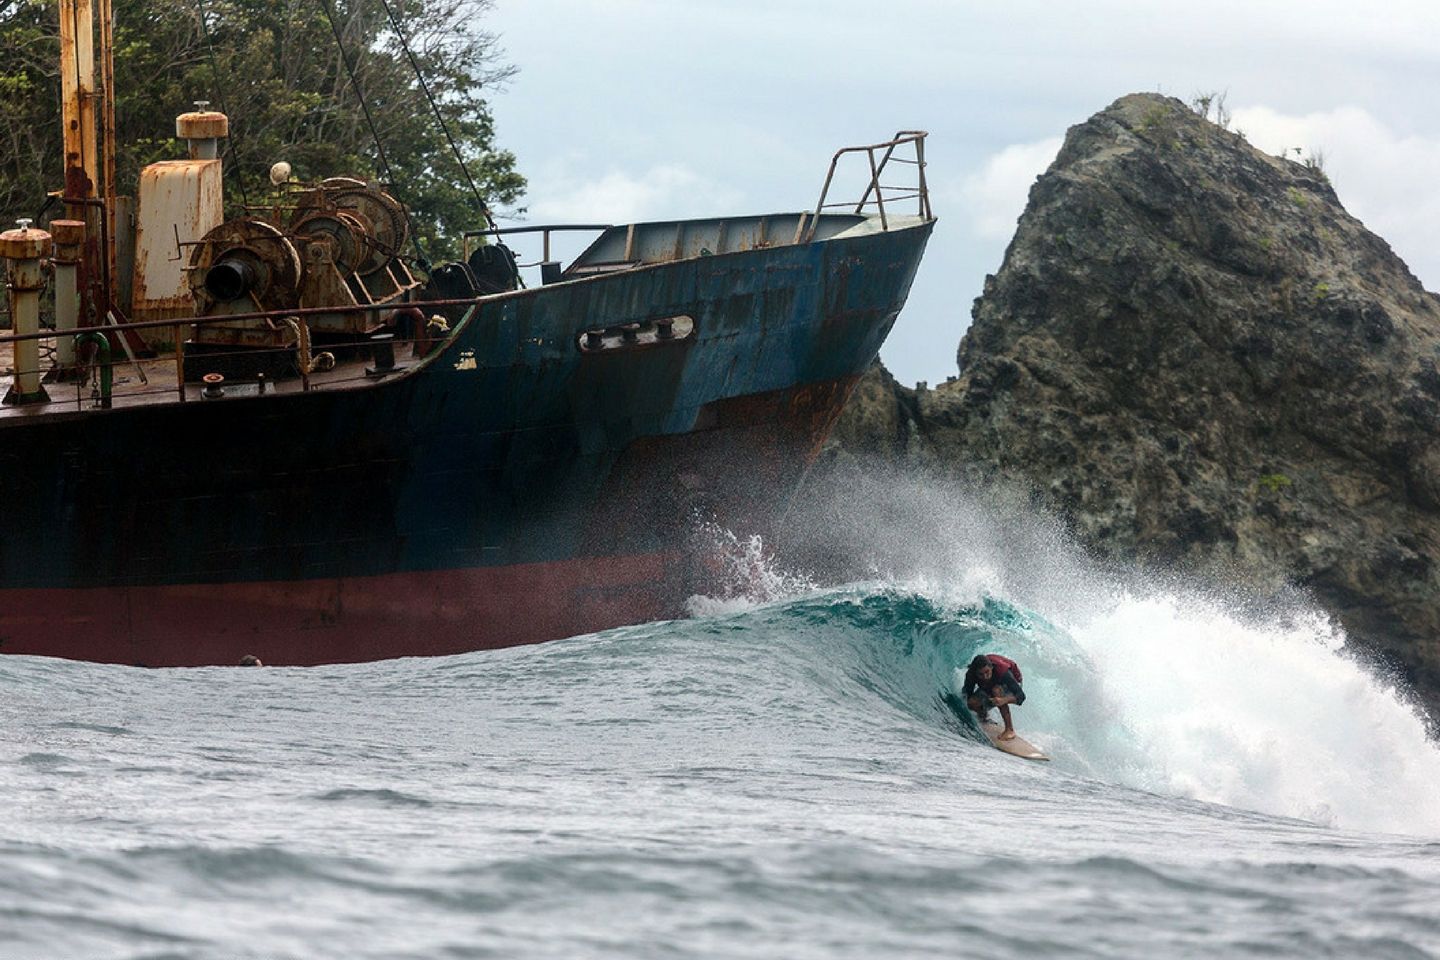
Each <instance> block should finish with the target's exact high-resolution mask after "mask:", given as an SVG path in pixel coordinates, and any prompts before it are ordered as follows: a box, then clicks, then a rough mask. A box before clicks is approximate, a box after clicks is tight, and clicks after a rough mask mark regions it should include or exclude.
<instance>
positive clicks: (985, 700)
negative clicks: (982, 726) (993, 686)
mask: <svg viewBox="0 0 1440 960" xmlns="http://www.w3.org/2000/svg"><path fill="white" fill-rule="evenodd" d="M966 704H967V705H968V706H969V707H970V709H971V710H973V711H975V719H976V721H978V722H979V723H984V722H985V721H986V720H989V719H990V698H989V697H987V696H985V694H983V693H978V692H977V693H973V694H971V695H970V699H969V700H967V701H966Z"/></svg>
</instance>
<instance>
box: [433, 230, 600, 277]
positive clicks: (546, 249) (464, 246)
mask: <svg viewBox="0 0 1440 960" xmlns="http://www.w3.org/2000/svg"><path fill="white" fill-rule="evenodd" d="M612 226H614V224H610V223H550V224H526V225H524V226H520V227H492V228H490V229H488V230H466V231H465V232H464V233H462V234H460V240H461V248H460V249H461V257H462V259H464V260H466V261H468V260H469V259H470V253H471V251H470V241H471V240H472V239H473V238H475V237H490V236H496V237H498V236H502V235H504V234H510V233H539V234H544V236H543V237H542V238H541V245H542V249H543V252H542V253H541V255H540V256H541V258H542V259H543V260H549V259H550V234H552V233H565V232H567V231H572V230H573V231H585V232H590V233H593V232H597V231H600V230H609V229H610V228H611V227H612ZM535 265H536V264H534V263H522V264H518V266H522V267H533V266H535Z"/></svg>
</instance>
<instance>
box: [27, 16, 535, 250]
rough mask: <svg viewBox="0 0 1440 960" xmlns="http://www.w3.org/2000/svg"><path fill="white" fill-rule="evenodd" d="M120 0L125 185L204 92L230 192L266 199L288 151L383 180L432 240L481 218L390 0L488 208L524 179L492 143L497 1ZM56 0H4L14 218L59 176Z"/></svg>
mask: <svg viewBox="0 0 1440 960" xmlns="http://www.w3.org/2000/svg"><path fill="white" fill-rule="evenodd" d="M114 3H115V20H116V23H115V48H116V49H115V74H116V76H115V86H116V126H117V136H116V139H117V149H116V153H117V157H116V161H117V175H118V184H117V189H118V190H119V192H120V193H122V194H123V193H128V192H130V191H131V190H132V189H133V184H134V183H135V178H136V175H137V174H138V172H139V169H140V168H141V167H142V166H144V165H145V164H147V163H150V162H153V161H155V160H160V159H173V158H176V157H180V156H183V155H184V145H183V144H182V143H179V142H177V141H176V140H175V119H174V118H175V115H176V114H178V113H182V112H185V111H186V110H190V109H194V107H193V106H192V104H193V101H196V100H208V101H210V103H211V105H212V109H219V110H223V111H225V112H226V113H227V114H229V116H230V131H231V136H230V140H229V142H228V144H227V147H226V151H227V152H226V163H227V174H226V182H227V195H228V199H229V200H230V201H231V202H232V203H237V202H246V201H248V202H249V203H251V204H263V203H264V202H265V201H266V200H267V199H268V198H269V191H270V189H271V188H270V185H269V181H268V178H267V174H268V171H269V169H270V166H271V164H273V163H275V162H276V161H279V160H284V161H287V162H289V163H290V164H291V166H292V168H293V171H294V176H295V177H296V178H298V179H301V180H320V179H323V178H325V177H329V176H359V177H362V178H365V179H376V180H379V181H381V182H383V183H386V184H388V185H389V186H390V188H391V190H392V191H393V192H394V193H395V195H396V196H397V197H398V199H400V200H401V201H403V202H404V203H405V204H406V205H407V206H408V207H410V209H411V212H412V215H413V217H414V220H415V225H416V228H417V230H418V231H419V233H420V234H421V235H422V236H423V237H426V238H427V239H428V240H429V241H430V246H431V247H432V248H436V247H445V246H450V245H452V244H453V241H454V240H455V238H456V237H457V236H458V235H459V233H460V232H461V231H462V230H465V229H470V228H473V227H479V226H483V216H482V214H481V211H480V208H479V204H478V203H477V201H476V199H475V197H474V195H473V193H472V192H471V190H470V188H469V185H468V183H467V181H466V178H465V175H464V173H463V172H462V170H461V168H460V166H459V164H458V163H457V161H456V159H455V157H454V155H453V154H452V152H451V150H450V148H449V145H448V144H447V143H446V140H445V136H444V134H443V132H442V130H441V128H440V126H439V124H438V123H437V122H436V119H435V116H434V113H433V111H432V109H431V106H430V104H429V102H428V101H427V99H426V96H425V93H424V91H423V90H422V87H421V83H420V81H419V80H418V79H417V77H416V75H415V71H414V70H413V69H412V67H411V65H410V62H409V60H408V59H407V57H406V55H405V52H404V49H403V48H402V46H401V43H400V38H399V37H398V36H397V35H396V34H395V31H394V30H393V29H392V28H391V26H390V23H389V20H388V18H387V16H386V11H385V6H384V4H385V3H388V4H389V6H390V10H391V11H392V12H393V14H394V16H395V18H396V21H397V22H398V23H399V25H400V28H401V30H402V31H403V33H404V39H405V41H406V42H407V43H408V44H409V47H410V50H411V51H412V52H413V54H414V55H415V58H416V60H417V61H418V62H419V64H420V68H421V74H422V75H423V77H424V82H425V83H426V84H427V85H428V86H429V90H430V93H431V94H432V95H433V97H434V98H435V100H436V102H437V103H438V104H439V108H440V111H441V113H442V115H443V116H444V117H445V120H446V122H447V124H449V128H450V132H451V135H452V136H453V137H454V140H455V142H456V144H457V145H458V147H459V149H460V153H461V154H462V156H463V157H464V158H465V162H466V165H467V166H468V168H469V170H470V173H471V175H472V176H473V177H474V180H475V182H476V184H477V186H478V187H479V190H480V192H481V194H482V195H483V196H484V197H485V198H486V200H487V201H488V202H489V203H490V204H491V205H492V206H505V205H511V204H514V203H515V202H516V201H517V200H518V199H519V198H520V196H521V194H522V192H523V190H524V186H525V181H524V179H523V178H522V177H521V176H520V175H519V173H517V172H516V170H515V158H514V156H513V155H512V154H511V153H509V152H507V151H503V150H498V149H496V148H495V145H494V139H495V129H494V121H493V117H492V115H491V113H490V110H489V107H488V105H487V103H486V99H485V97H486V95H487V94H488V93H489V92H490V91H492V90H493V89H495V88H496V86H497V85H498V84H500V83H501V82H503V81H504V80H505V79H506V78H507V77H508V76H509V75H510V72H511V69H510V68H509V67H507V66H505V65H504V64H503V63H502V62H501V60H500V58H499V51H498V48H497V45H496V41H495V38H494V36H493V35H490V34H487V33H485V32H483V31H481V30H479V29H478V27H477V24H478V23H479V22H480V21H481V19H482V18H483V15H484V13H485V12H486V10H487V8H488V7H489V6H490V3H491V0H114ZM56 6H57V5H56V3H55V0H0V209H3V210H4V211H7V212H9V213H10V214H11V215H12V216H19V215H28V214H29V213H31V212H33V211H34V210H35V209H36V208H37V207H38V206H39V205H40V202H41V200H42V199H43V197H44V194H45V193H46V192H47V191H50V190H55V189H58V187H59V185H60V180H61V145H60V143H61V130H60V119H59V98H60V81H59V68H58V63H57V57H58V46H59V42H58V38H57V28H56V26H55V22H56V13H57V11H56ZM327 11H328V12H329V13H330V14H331V15H332V16H333V21H334V25H335V30H337V31H338V32H339V33H340V37H341V41H342V43H341V45H337V44H336V41H335V37H334V34H333V33H332V29H331V21H330V19H329V18H327ZM347 59H348V61H349V64H350V66H351V67H352V68H353V71H354V74H355V82H354V83H352V82H351V78H350V71H349V70H347ZM357 86H358V88H359V95H357V91H356V88H357ZM361 95H363V98H364V103H365V105H367V106H368V107H369V113H370V116H371V117H372V118H373V121H374V124H375V127H376V131H375V133H376V136H375V137H372V135H371V130H370V128H369V124H368V123H367V120H366V116H365V111H364V110H363V109H362V105H361ZM377 140H378V142H379V148H378V149H377V146H376V141H377ZM382 149H383V156H384V158H385V159H386V160H388V174H387V171H386V169H385V165H384V164H383V163H382V160H381V156H382V153H381V150H382ZM431 252H432V254H438V253H439V252H441V251H440V250H439V249H432V250H431Z"/></svg>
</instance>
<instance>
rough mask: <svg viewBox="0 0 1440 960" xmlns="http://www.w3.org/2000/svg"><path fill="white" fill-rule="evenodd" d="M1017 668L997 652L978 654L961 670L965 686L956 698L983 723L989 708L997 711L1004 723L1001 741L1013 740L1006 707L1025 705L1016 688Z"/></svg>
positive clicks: (1019, 678)
mask: <svg viewBox="0 0 1440 960" xmlns="http://www.w3.org/2000/svg"><path fill="white" fill-rule="evenodd" d="M1021 679H1022V678H1021V676H1020V667H1019V665H1018V664H1016V663H1015V661H1014V660H1011V659H1010V658H1008V657H1002V656H1000V654H998V653H982V654H979V655H978V656H976V657H975V659H974V660H971V661H970V666H968V667H966V668H965V684H964V686H962V687H961V688H960V696H962V697H964V698H965V702H966V704H968V705H969V707H970V709H971V710H974V711H975V714H976V715H977V716H978V717H979V718H980V721H981V722H982V723H983V722H984V721H985V718H986V717H987V716H989V714H990V708H991V707H999V708H1000V716H1001V717H1002V718H1003V719H1004V721H1005V730H1004V732H1003V733H1001V734H1000V739H1001V740H1014V739H1015V725H1014V724H1012V723H1011V722H1010V705H1011V704H1012V703H1013V704H1014V705H1015V706H1017V707H1018V706H1019V705H1020V704H1022V703H1024V702H1025V691H1024V690H1022V689H1021V688H1020V681H1021Z"/></svg>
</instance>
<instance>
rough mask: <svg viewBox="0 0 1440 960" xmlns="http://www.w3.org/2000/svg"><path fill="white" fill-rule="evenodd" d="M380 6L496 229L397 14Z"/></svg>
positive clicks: (382, 3) (385, 4)
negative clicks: (396, 16) (411, 49)
mask: <svg viewBox="0 0 1440 960" xmlns="http://www.w3.org/2000/svg"><path fill="white" fill-rule="evenodd" d="M380 6H381V7H383V8H384V9H385V17H386V19H388V20H389V21H390V29H392V30H394V31H395V36H396V37H397V38H398V39H399V40H400V49H402V50H404V51H405V57H406V58H407V59H408V60H409V61H410V69H412V70H414V71H415V79H416V80H419V81H420V89H421V90H422V91H423V92H424V94H425V99H426V100H428V101H429V102H430V109H431V111H432V112H434V114H435V121H436V122H437V123H439V124H440V130H441V132H443V133H444V134H445V140H446V142H447V143H449V144H450V152H451V153H453V154H455V163H456V164H457V165H459V167H460V172H461V173H463V174H465V182H466V183H468V184H470V192H471V193H473V194H475V202H476V203H478V204H480V212H481V213H482V214H483V215H484V217H485V222H486V223H488V224H489V225H490V229H491V230H494V229H495V218H494V217H492V216H491V215H490V207H489V206H488V205H487V204H486V203H485V197H484V195H482V194H481V193H480V188H479V187H477V186H476V185H475V178H474V177H472V176H470V168H469V167H468V166H466V164H465V157H464V156H463V155H462V154H461V153H460V147H459V145H458V144H456V143H455V138H454V137H453V136H452V135H451V133H450V125H449V124H448V123H446V122H445V117H444V115H443V114H441V113H440V104H438V103H436V102H435V98H434V97H433V96H432V95H431V94H430V85H429V84H428V83H426V82H425V74H424V73H422V72H421V70H420V64H419V62H418V61H417V60H416V59H415V54H414V53H412V52H411V51H410V44H409V42H408V41H407V40H406V39H405V31H403V30H401V29H400V23H399V21H398V20H396V19H395V13H394V11H392V10H391V9H390V4H389V3H388V2H387V0H380Z"/></svg>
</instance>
